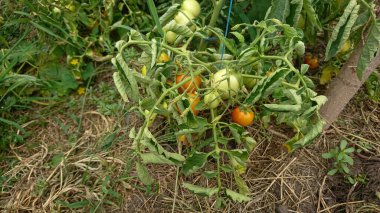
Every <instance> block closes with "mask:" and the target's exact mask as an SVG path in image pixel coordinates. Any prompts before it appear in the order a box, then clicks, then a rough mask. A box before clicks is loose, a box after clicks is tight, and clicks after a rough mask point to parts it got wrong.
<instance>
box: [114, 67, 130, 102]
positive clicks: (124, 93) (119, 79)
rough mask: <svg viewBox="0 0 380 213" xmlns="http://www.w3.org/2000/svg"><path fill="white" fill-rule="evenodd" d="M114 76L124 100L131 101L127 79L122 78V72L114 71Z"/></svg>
mask: <svg viewBox="0 0 380 213" xmlns="http://www.w3.org/2000/svg"><path fill="white" fill-rule="evenodd" d="M112 77H113V82H114V83H115V86H116V89H117V91H118V92H119V94H120V95H121V98H122V99H123V101H124V102H129V99H128V95H127V93H128V91H127V87H128V85H125V84H126V83H125V81H123V80H122V76H121V75H120V73H119V72H114V73H113V75H112Z"/></svg>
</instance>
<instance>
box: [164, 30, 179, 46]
mask: <svg viewBox="0 0 380 213" xmlns="http://www.w3.org/2000/svg"><path fill="white" fill-rule="evenodd" d="M176 38H177V34H176V33H175V32H172V31H168V32H166V35H165V39H166V42H168V44H173V43H174V42H175V39H176Z"/></svg>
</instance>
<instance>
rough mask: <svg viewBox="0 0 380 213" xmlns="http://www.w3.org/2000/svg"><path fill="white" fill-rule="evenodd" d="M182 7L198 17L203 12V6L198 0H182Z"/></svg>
mask: <svg viewBox="0 0 380 213" xmlns="http://www.w3.org/2000/svg"><path fill="white" fill-rule="evenodd" d="M181 9H182V10H183V11H187V12H189V13H191V14H192V15H193V16H194V17H198V16H199V14H200V13H201V6H200V5H199V3H198V2H197V1H196V0H185V1H183V2H182V5H181Z"/></svg>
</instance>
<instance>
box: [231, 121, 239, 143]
mask: <svg viewBox="0 0 380 213" xmlns="http://www.w3.org/2000/svg"><path fill="white" fill-rule="evenodd" d="M236 126H237V125H236ZM236 126H235V125H234V126H228V127H229V129H230V132H231V133H232V136H233V137H234V139H235V141H236V143H238V144H240V143H241V139H240V138H241V134H240V133H239V131H238V129H237V128H236ZM240 128H241V127H240Z"/></svg>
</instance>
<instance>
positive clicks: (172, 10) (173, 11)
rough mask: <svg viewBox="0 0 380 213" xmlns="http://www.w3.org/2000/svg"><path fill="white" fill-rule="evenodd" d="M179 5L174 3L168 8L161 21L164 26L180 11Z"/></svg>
mask: <svg viewBox="0 0 380 213" xmlns="http://www.w3.org/2000/svg"><path fill="white" fill-rule="evenodd" d="M178 6H179V4H173V5H172V6H170V7H169V8H167V11H166V12H165V13H164V14H163V15H162V16H161V17H160V23H161V25H162V26H165V25H166V24H167V23H169V21H171V20H173V18H174V16H175V15H176V14H177V12H178Z"/></svg>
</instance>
